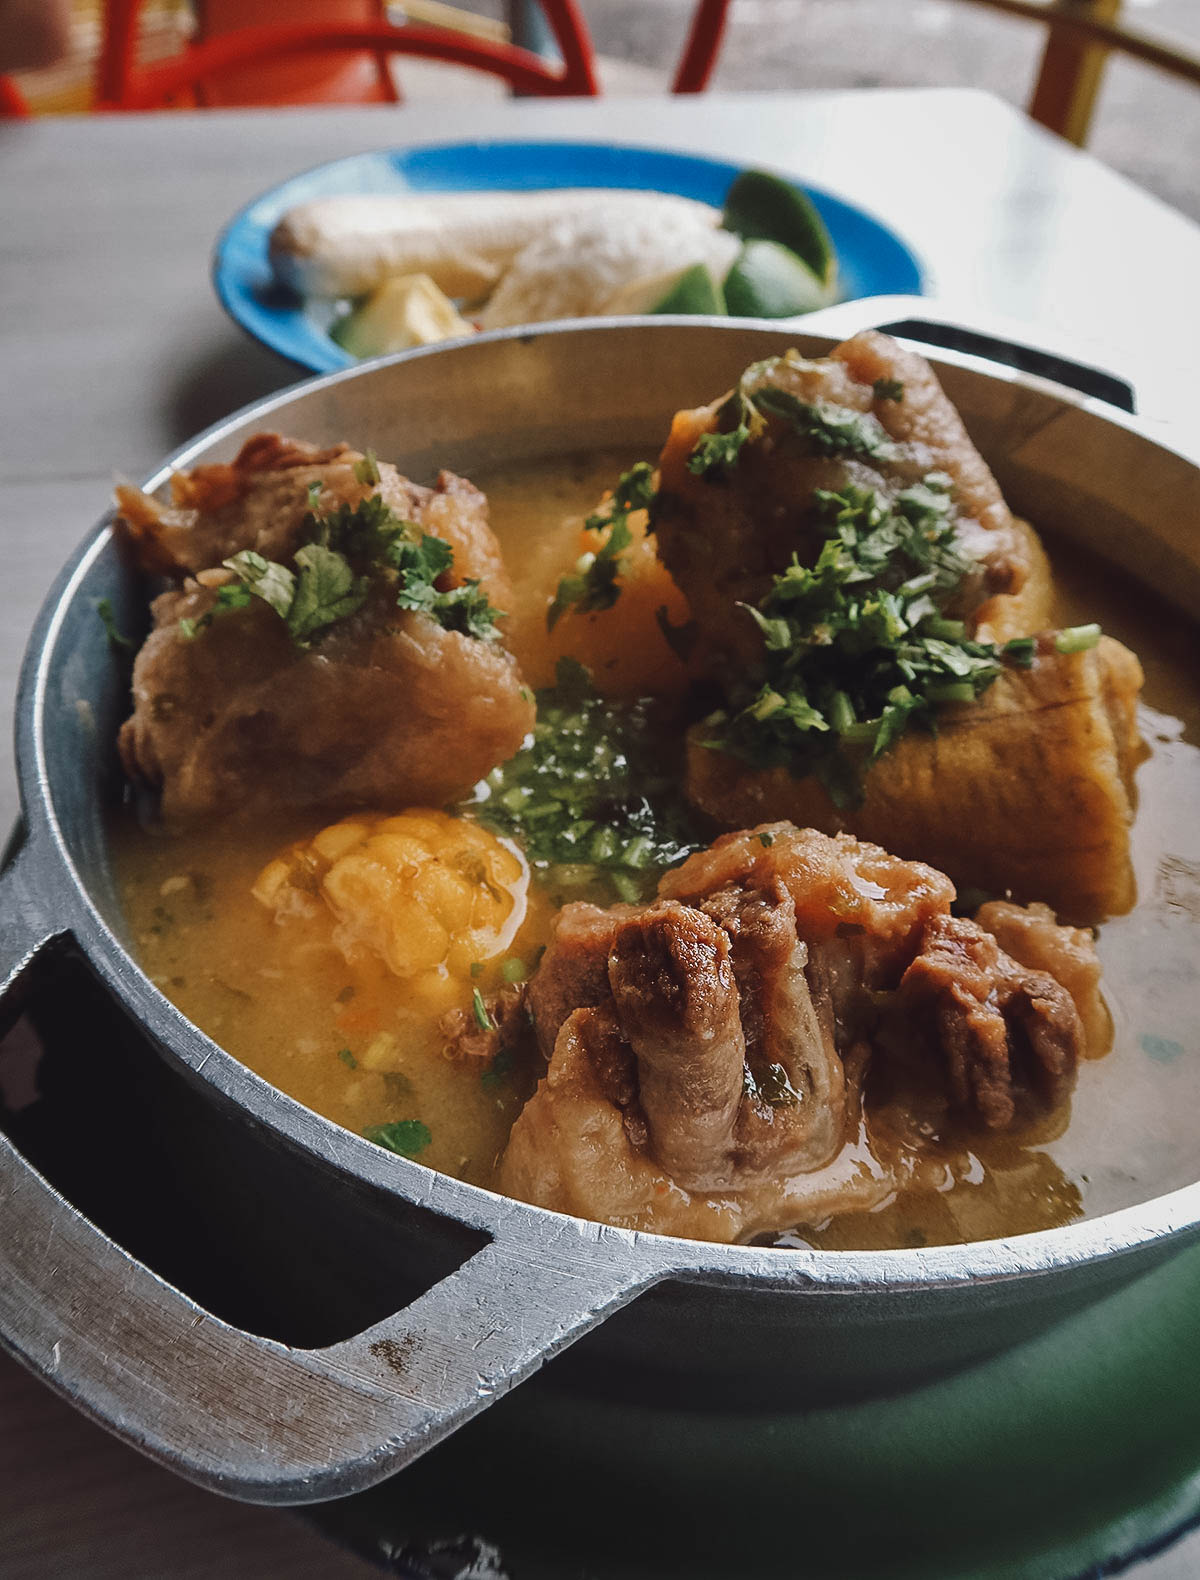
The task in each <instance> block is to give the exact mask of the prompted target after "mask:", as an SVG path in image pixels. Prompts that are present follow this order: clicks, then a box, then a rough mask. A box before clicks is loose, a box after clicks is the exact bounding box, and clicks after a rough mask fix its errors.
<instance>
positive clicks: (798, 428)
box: [754, 384, 896, 461]
mask: <svg viewBox="0 0 1200 1580" xmlns="http://www.w3.org/2000/svg"><path fill="white" fill-rule="evenodd" d="M754 404H755V405H756V406H757V407H758V409H759V411H763V412H766V413H767V414H768V415H769V416H771V417H780V418H782V419H783V420H784V421H785V422H788V423H790V424H791V426H792V428H793V429H794V430H795V432H796V433H797V434H798V435H799V436H800V438H801V439H803V440H804V441H805V442H806V443H807V444H809V445H810V446H811V447H812V449H813V451H814V452H815V453H816V454H817V455H865V456H870V457H871V458H873V459H874V460H877V461H886V460H889V459H890V458H891V457H892V456H893V455H894V454H895V451H896V445H895V441H894V440H892V439H891V438H889V437H888V433H887V430H886V428H884V426H883V424H882V423H881V422H880V421H879V418H878V417H875V416H873V415H872V414H871V413H870V412H866V411H855V410H854V409H853V408H852V407H850V406H834V405H832V404H831V403H830V402H829V401H818V402H816V404H815V405H812V404H810V403H809V402H808V401H802V400H798V399H797V398H796V396H795V395H792V394H791V393H790V392H789V391H788V390H779V389H775V388H774V387H773V386H772V385H770V384H765V385H763V387H762V388H761V389H759V390H757V391H756V392H755V395H754Z"/></svg>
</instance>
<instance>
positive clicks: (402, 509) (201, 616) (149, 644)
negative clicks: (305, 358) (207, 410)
mask: <svg viewBox="0 0 1200 1580" xmlns="http://www.w3.org/2000/svg"><path fill="white" fill-rule="evenodd" d="M362 461H363V457H362V456H360V455H358V453H357V452H355V451H350V450H347V449H346V448H345V447H344V446H337V447H334V448H333V449H332V450H324V451H319V450H315V449H313V448H312V447H310V446H305V445H295V444H291V443H289V442H288V441H286V440H282V439H279V438H277V437H276V436H275V435H271V434H264V435H260V436H259V437H258V438H256V439H252V440H249V441H248V442H247V444H246V445H245V446H244V447H243V449H242V451H241V453H240V454H239V456H238V458H237V460H236V461H234V462H233V463H232V464H231V465H230V466H212V467H199V468H197V469H196V470H195V471H194V472H192V473H182V474H179V475H178V476H177V477H176V479H175V480H174V482H173V486H172V493H173V497H174V501H175V503H174V504H173V505H170V506H161V505H159V504H157V502H156V501H154V500H151V499H149V498H148V497H147V496H145V495H142V494H138V493H136V491H129V490H124V491H122V493H121V505H122V511H123V515H122V516H121V518H120V522H119V530H122V531H124V533H125V534H126V536H127V537H128V538H130V539H131V541H132V543H133V547H134V550H135V552H136V553H137V555H138V557H139V559H140V560H141V562H142V564H143V566H144V567H145V568H146V569H148V570H151V571H158V572H164V573H166V574H169V575H172V576H175V577H186V578H187V579H186V580H184V582H183V585H182V586H181V587H178V588H176V589H173V590H171V591H169V592H166V593H163V594H162V595H161V596H160V597H159V598H157V599H156V600H155V602H154V604H153V606H152V610H153V616H154V629H153V630H152V632H151V634H150V636H149V637H148V638H147V640H146V642H145V644H144V646H143V647H142V649H141V651H140V653H139V654H138V656H137V660H136V662H135V664H134V672H133V695H134V712H133V716H132V718H130V719H129V720H127V721H126V723H125V724H124V725H123V727H122V729H121V734H120V741H119V744H120V750H121V756H122V760H123V762H124V764H125V767H126V770H127V772H128V773H129V775H130V777H131V778H133V779H136V780H139V781H141V782H143V783H145V784H148V785H151V786H153V787H161V791H162V812H163V816H164V818H165V819H166V820H167V821H168V822H174V823H180V822H185V821H189V820H194V819H197V818H202V817H210V816H216V815H224V814H229V813H237V814H239V815H241V816H254V815H256V814H258V813H259V812H261V811H264V810H274V809H278V808H280V807H303V806H313V807H328V808H335V807H356V806H371V805H384V806H387V805H393V806H394V805H397V804H405V803H407V804H413V803H418V804H421V803H432V804H434V805H437V804H439V803H443V802H446V801H451V800H454V799H456V798H457V797H459V796H461V795H463V794H464V793H466V791H468V790H469V789H470V787H471V786H472V785H473V784H475V783H476V782H477V781H478V780H479V779H480V778H482V777H483V776H484V775H485V774H486V773H488V772H489V771H490V769H491V768H493V767H494V766H495V765H496V763H498V762H502V761H503V760H504V759H505V758H507V757H509V756H511V755H512V753H513V752H514V751H516V750H517V748H518V747H519V746H520V744H521V741H522V740H523V739H524V737H525V735H526V734H527V732H528V731H529V729H530V728H531V726H532V724H533V719H534V709H533V704H532V702H531V700H530V699H529V694H528V692H527V691H526V689H525V687H524V686H523V685H522V681H521V675H520V672H519V670H518V668H517V666H516V663H515V661H514V660H513V658H512V657H511V655H510V654H509V653H507V652H506V651H505V649H504V648H503V647H502V646H501V645H500V643H499V642H498V641H490V640H482V639H479V638H477V637H476V636H473V635H468V634H466V633H465V632H463V631H460V630H454V629H447V628H445V627H443V626H442V625H441V624H440V623H439V622H438V621H437V620H436V619H435V618H433V617H431V616H430V615H428V614H426V613H424V612H423V611H415V610H401V609H398V608H397V607H396V601H395V588H394V586H392V585H389V584H387V583H386V582H385V581H382V580H378V579H377V580H375V581H373V582H372V584H371V586H370V589H369V591H368V592H367V595H366V598H365V601H363V602H362V603H361V606H360V607H358V608H357V609H355V610H354V611H353V612H351V613H348V614H346V615H345V616H344V617H341V618H337V619H336V620H334V621H333V622H332V623H330V624H328V625H326V626H325V628H324V629H323V630H322V631H321V634H320V638H319V640H318V641H316V642H313V643H312V644H311V645H309V646H308V647H300V646H298V645H297V644H296V643H294V642H293V640H292V638H291V636H290V634H289V630H288V627H287V626H286V625H285V623H284V621H283V620H282V619H281V618H280V617H279V615H278V614H277V613H276V612H275V611H274V609H273V608H271V607H268V605H267V604H266V603H265V602H263V601H262V600H261V599H258V598H254V599H251V600H250V604H249V606H248V607H245V608H235V609H221V610H218V602H219V597H220V588H221V586H222V584H225V583H228V582H229V581H230V580H231V579H232V578H231V573H230V572H228V571H225V570H221V569H214V567H217V566H219V564H220V561H221V560H222V559H227V558H229V557H231V556H232V555H233V554H235V553H238V552H240V551H241V550H244V549H253V550H254V551H255V552H257V553H259V554H261V555H262V556H263V557H264V559H270V560H274V561H281V560H284V561H286V560H288V559H289V558H291V557H292V556H293V555H294V553H295V552H296V550H297V549H298V548H299V547H300V546H301V545H302V542H303V537H304V533H305V530H306V525H305V524H306V519H307V518H308V516H309V513H310V509H311V501H310V490H312V492H313V493H314V494H315V493H316V491H317V490H318V489H319V491H320V497H319V503H320V508H321V509H322V510H323V511H333V510H336V508H337V507H338V506H342V505H347V506H350V507H354V506H356V505H358V504H360V503H361V502H362V501H363V500H364V499H366V498H368V497H369V496H370V495H372V494H376V493H377V494H378V495H380V496H381V497H382V498H383V499H384V500H385V502H386V503H387V504H388V505H389V506H390V507H391V508H392V509H393V510H394V511H395V512H396V514H397V515H399V516H401V517H402V518H403V519H404V520H407V521H411V522H413V523H414V524H415V525H416V526H417V527H418V528H419V529H420V531H421V532H424V533H428V534H430V535H432V536H434V537H437V538H441V539H442V540H443V541H445V542H446V543H448V544H450V546H451V547H452V549H453V550H454V562H453V565H452V566H451V567H450V568H449V569H448V570H447V571H445V572H444V573H443V575H442V576H441V577H439V580H438V583H437V586H438V589H439V590H440V591H446V590H449V589H450V588H453V587H455V586H461V585H462V584H463V582H464V581H465V580H466V579H467V578H474V579H477V580H478V581H479V582H480V584H481V586H482V588H483V590H485V591H486V593H487V594H488V596H489V599H490V600H491V601H492V602H493V603H496V602H498V601H499V600H502V599H504V598H506V596H507V593H508V591H509V588H508V579H507V576H506V574H505V571H504V566H503V561H502V559H501V556H500V551H499V548H498V546H497V544H496V541H495V538H494V537H493V535H492V533H491V529H490V527H489V526H488V522H487V502H486V500H485V498H484V496H483V495H482V494H481V493H480V492H479V491H478V489H476V488H474V487H473V486H472V485H471V484H470V483H468V482H466V481H465V480H464V479H462V478H457V477H454V476H453V475H452V474H450V473H442V474H441V476H440V477H439V479H438V484H437V487H436V488H434V489H426V488H420V487H418V486H417V485H416V484H412V483H409V482H408V481H407V480H406V479H405V478H403V477H401V476H400V474H399V473H398V472H396V470H395V468H394V467H389V466H387V465H386V464H384V463H381V464H380V465H379V468H378V470H379V482H378V484H371V483H364V482H362V481H360V475H361V472H362V468H361V463H362ZM356 462H357V463H359V464H360V466H359V472H358V473H356V471H355V463H356ZM188 573H193V574H190V575H189V574H188ZM214 614H215V617H214ZM181 621H187V622H189V624H188V625H182V624H181ZM189 631H190V632H193V633H194V634H193V635H191V636H189V635H188V632H189Z"/></svg>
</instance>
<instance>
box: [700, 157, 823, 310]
mask: <svg viewBox="0 0 1200 1580" xmlns="http://www.w3.org/2000/svg"><path fill="white" fill-rule="evenodd" d="M721 223H722V224H723V225H724V227H725V229H726V230H731V231H733V232H734V233H735V234H736V235H738V236H740V237H741V238H742V240H743V241H754V240H763V241H775V242H778V243H779V245H780V246H781V247H787V248H788V250H789V251H791V252H794V253H795V254H796V256H797V257H798V258H800V259H802V260H803V261H804V262H805V263H806V264H807V265H808V267H809V268H810V269H811V270H812V272H813V273H814V274H815V275H816V277H817V279H818V280H819V281H820V282H821V284H822V285H832V284H833V279H834V275H835V274H836V272H837V259H836V258H835V257H834V252H833V243H832V242H831V241H830V239H829V232H828V231H827V230H826V229H825V222H824V221H823V220H822V218H821V216H820V215H819V214H818V213H817V211H816V209H815V208H814V207H813V203H812V199H811V198H810V197H809V196H808V194H807V193H805V192H802V191H801V190H800V188H799V187H796V186H793V185H792V183H791V182H790V181H781V180H780V178H779V177H778V176H772V175H768V174H767V172H766V171H765V170H743V171H742V173H741V175H740V176H738V177H737V179H736V180H735V181H734V183H733V185H732V186H731V187H730V189H729V191H728V193H727V194H726V196H725V210H724V214H723V217H722V220H721Z"/></svg>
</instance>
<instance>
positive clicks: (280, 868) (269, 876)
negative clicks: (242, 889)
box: [250, 858, 292, 906]
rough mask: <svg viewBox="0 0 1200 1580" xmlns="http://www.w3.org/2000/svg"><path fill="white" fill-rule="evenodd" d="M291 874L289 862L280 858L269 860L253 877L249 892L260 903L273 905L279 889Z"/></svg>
mask: <svg viewBox="0 0 1200 1580" xmlns="http://www.w3.org/2000/svg"><path fill="white" fill-rule="evenodd" d="M291 875H292V868H291V864H290V863H289V862H287V861H285V860H283V859H282V858H277V859H276V860H275V861H269V862H268V863H267V865H266V866H265V867H264V868H263V870H262V871H261V872H260V873H259V875H258V877H257V878H256V879H255V882H254V887H253V888H252V889H251V890H250V893H251V894H252V895H253V896H254V898H255V899H256V900H258V901H259V903H260V904H262V905H268V906H274V904H275V902H276V900H278V898H279V893H280V890H281V889H282V888H283V886H284V884H285V883H287V882H288V880H289V878H290V877H291Z"/></svg>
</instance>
